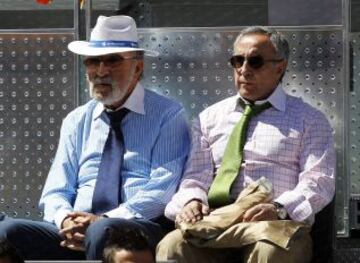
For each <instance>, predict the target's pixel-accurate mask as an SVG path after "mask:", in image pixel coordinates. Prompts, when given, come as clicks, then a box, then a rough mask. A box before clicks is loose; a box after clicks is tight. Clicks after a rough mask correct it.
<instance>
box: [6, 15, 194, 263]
mask: <svg viewBox="0 0 360 263" xmlns="http://www.w3.org/2000/svg"><path fill="white" fill-rule="evenodd" d="M68 48H69V49H70V51H72V52H74V53H75V54H79V55H82V56H85V57H84V64H85V67H86V74H87V79H88V81H89V84H90V95H91V97H92V98H93V100H91V101H89V102H88V103H86V104H85V105H83V106H80V107H78V108H76V109H75V110H74V111H72V112H71V113H70V114H69V115H68V116H67V117H66V118H65V119H64V121H63V124H62V128H61V134H60V140H59V146H58V149H57V153H56V156H55V159H54V162H53V164H52V167H51V169H50V172H49V175H48V178H47V181H46V183H45V186H44V189H43V193H42V196H41V199H40V207H41V208H42V209H43V210H44V221H43V222H38V221H31V220H25V219H12V218H8V217H6V218H5V219H4V220H3V221H1V222H0V238H3V239H7V240H8V241H9V242H10V243H12V244H13V245H14V246H15V247H17V248H18V249H19V250H20V251H21V252H22V254H23V256H24V257H25V259H27V260H29V259H33V260H34V259H35V260H60V259H84V258H86V259H101V257H102V251H103V247H104V246H105V243H106V240H107V238H108V232H109V229H111V228H113V227H116V228H120V229H121V228H138V229H141V231H142V232H143V233H145V234H146V235H147V237H148V239H149V243H150V244H151V246H152V247H153V248H154V247H155V246H156V244H157V242H158V241H159V240H160V239H161V238H162V236H163V235H164V234H165V233H164V231H163V229H162V227H161V225H160V224H159V219H160V218H161V216H162V215H163V211H164V208H165V205H166V204H167V203H168V202H169V201H170V199H171V197H172V195H173V194H174V192H175V190H176V187H177V185H178V182H179V180H180V177H181V173H182V169H183V165H184V162H185V160H186V157H187V154H188V149H189V131H188V126H187V122H186V118H185V116H184V114H185V112H184V109H183V108H182V107H181V106H180V105H179V104H178V103H176V102H174V101H172V100H169V99H167V98H165V97H162V96H160V95H158V94H156V93H154V92H151V91H149V90H145V89H144V88H143V87H142V86H141V85H140V84H139V79H140V78H141V75H142V72H143V65H144V62H143V56H144V55H150V56H153V55H156V52H153V51H149V50H144V49H141V48H139V47H138V43H137V31H136V24H135V21H134V20H133V19H132V18H131V17H128V16H113V17H104V16H100V17H99V18H98V20H97V24H96V25H95V28H94V29H93V31H92V34H91V38H90V41H89V42H87V41H73V42H71V43H70V44H69V46H68Z"/></svg>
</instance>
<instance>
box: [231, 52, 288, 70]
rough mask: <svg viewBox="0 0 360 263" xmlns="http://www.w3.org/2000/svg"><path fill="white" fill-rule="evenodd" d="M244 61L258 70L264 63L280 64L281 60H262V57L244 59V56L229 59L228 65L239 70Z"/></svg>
mask: <svg viewBox="0 0 360 263" xmlns="http://www.w3.org/2000/svg"><path fill="white" fill-rule="evenodd" d="M245 60H246V61H247V63H248V64H249V66H250V67H251V68H253V69H260V68H261V67H262V66H264V64H265V63H266V62H280V61H282V59H264V58H263V57H262V56H253V57H248V58H245V57H244V56H240V55H236V56H232V57H231V58H230V64H231V66H232V67H233V68H241V67H242V66H243V65H244V62H245Z"/></svg>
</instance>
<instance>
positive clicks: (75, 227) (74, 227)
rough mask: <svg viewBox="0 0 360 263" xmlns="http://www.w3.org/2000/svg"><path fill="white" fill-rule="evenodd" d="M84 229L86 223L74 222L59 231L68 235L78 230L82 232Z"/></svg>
mask: <svg viewBox="0 0 360 263" xmlns="http://www.w3.org/2000/svg"><path fill="white" fill-rule="evenodd" d="M83 229H84V225H83V224H76V225H75V224H74V225H72V226H69V227H66V228H63V229H61V230H60V231H59V234H60V235H68V234H74V233H76V232H82V231H83Z"/></svg>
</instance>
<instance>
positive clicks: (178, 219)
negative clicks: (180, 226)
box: [175, 214, 183, 223]
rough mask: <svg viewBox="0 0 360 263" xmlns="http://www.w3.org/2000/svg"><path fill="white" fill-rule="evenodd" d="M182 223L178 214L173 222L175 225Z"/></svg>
mask: <svg viewBox="0 0 360 263" xmlns="http://www.w3.org/2000/svg"><path fill="white" fill-rule="evenodd" d="M182 221H183V219H182V217H181V215H180V214H178V215H177V216H176V218H175V222H176V223H181V222H182Z"/></svg>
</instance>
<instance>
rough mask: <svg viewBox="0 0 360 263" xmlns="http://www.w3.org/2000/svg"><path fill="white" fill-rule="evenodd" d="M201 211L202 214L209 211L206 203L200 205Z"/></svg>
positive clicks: (206, 213)
mask: <svg viewBox="0 0 360 263" xmlns="http://www.w3.org/2000/svg"><path fill="white" fill-rule="evenodd" d="M201 212H202V213H203V215H208V214H209V213H210V208H209V207H208V206H207V205H202V207H201Z"/></svg>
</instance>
